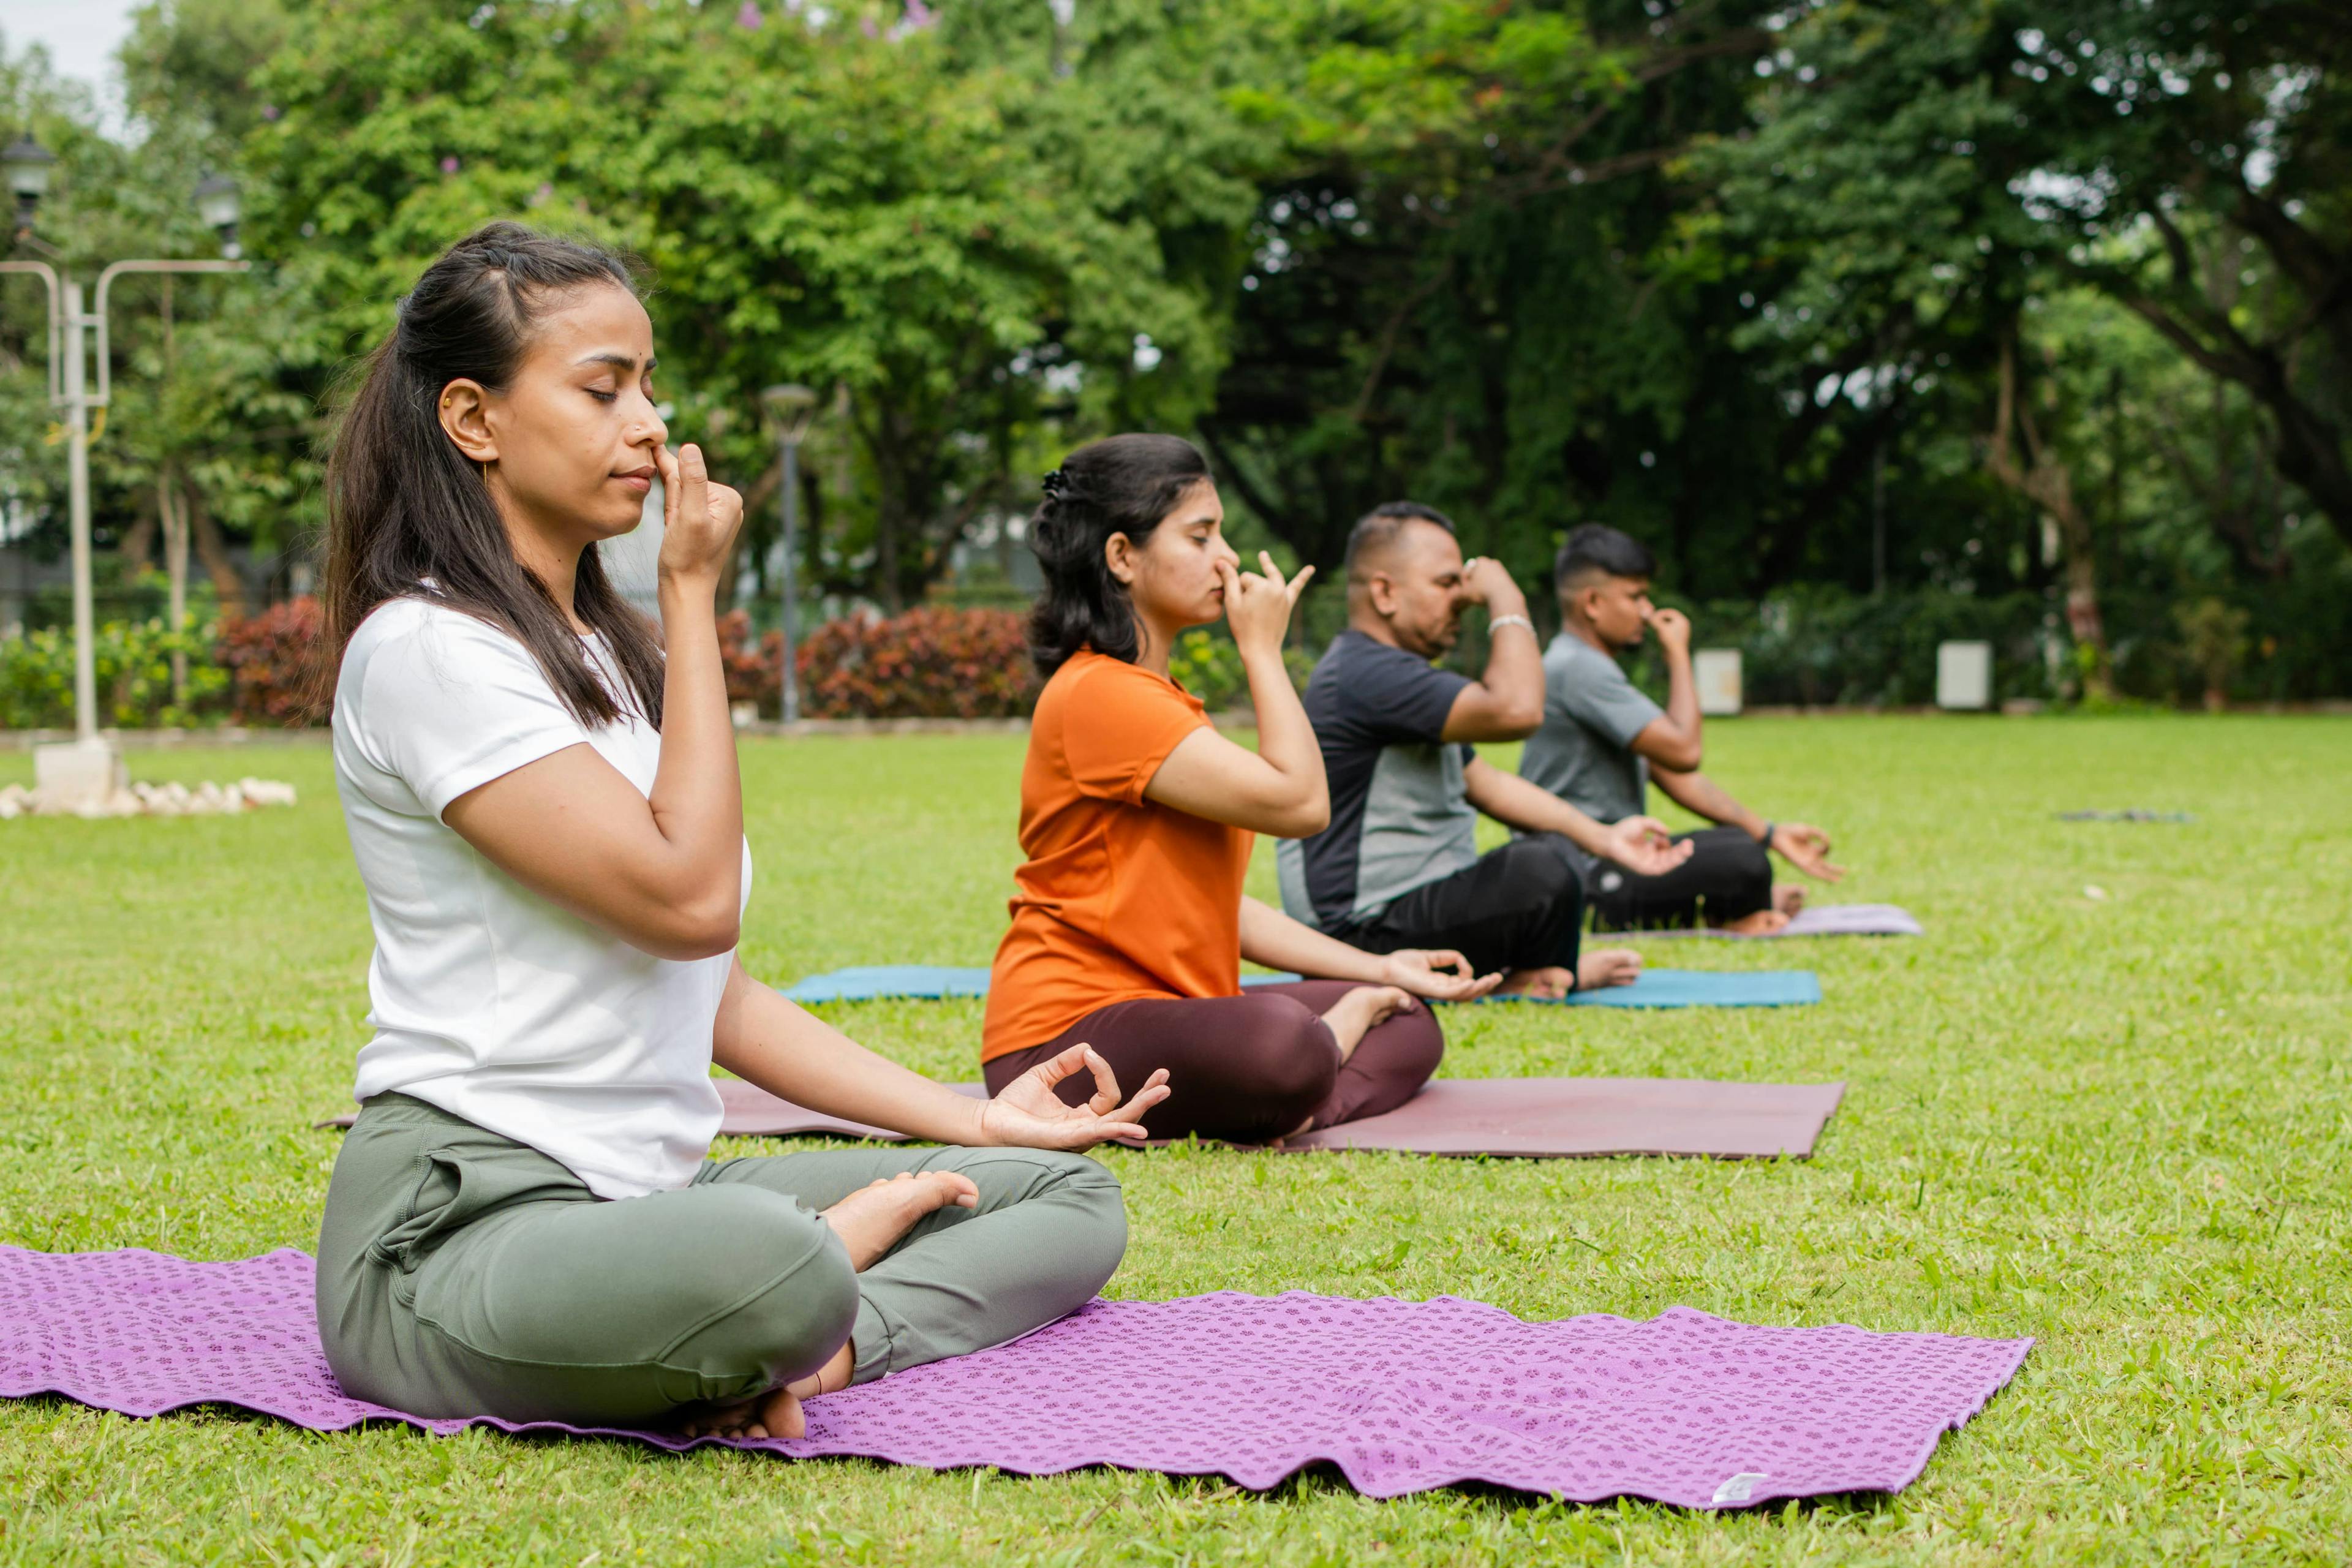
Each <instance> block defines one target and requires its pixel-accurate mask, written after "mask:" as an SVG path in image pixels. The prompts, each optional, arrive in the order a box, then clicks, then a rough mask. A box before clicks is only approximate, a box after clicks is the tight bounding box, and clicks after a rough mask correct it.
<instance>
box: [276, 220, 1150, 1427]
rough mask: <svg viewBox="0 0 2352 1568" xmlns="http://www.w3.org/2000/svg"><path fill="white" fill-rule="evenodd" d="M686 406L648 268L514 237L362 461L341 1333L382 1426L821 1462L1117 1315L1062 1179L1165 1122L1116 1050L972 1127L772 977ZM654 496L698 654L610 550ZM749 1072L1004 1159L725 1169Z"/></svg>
mask: <svg viewBox="0 0 2352 1568" xmlns="http://www.w3.org/2000/svg"><path fill="white" fill-rule="evenodd" d="M653 368H654V355H653V341H652V327H651V323H650V322H649V321H648V320H647V318H646V312H645V310H644V307H643V306H642V305H641V304H640V303H639V302H638V298H637V293H636V284H635V276H634V274H633V272H632V270H631V269H630V268H629V266H628V265H627V264H626V263H625V262H624V261H623V260H621V259H620V258H615V257H614V256H613V255H611V254H609V253H606V252H604V251H601V250H598V249H595V248H593V247H588V246H583V245H579V244H574V243H572V242H569V241H564V240H558V239H552V238H549V237H545V236H542V235H539V234H536V233H534V232H532V231H531V230H530V229H526V228H523V227H521V226H518V225H513V224H496V225H493V226H490V227H488V228H486V229H483V230H482V231H480V232H479V233H478V234H475V235H473V236H471V237H468V238H467V239H465V240H462V241H460V242H459V243H458V244H457V245H456V246H455V247H451V249H450V250H449V251H448V253H447V254H446V255H445V256H443V257H442V258H440V259H439V260H438V261H436V262H435V263H434V264H433V266H432V267H431V268H429V269H427V270H426V272H425V275H424V277H423V278H422V279H419V281H418V283H417V285H416V289H415V292H414V293H412V294H410V295H409V296H408V297H407V298H406V299H405V300H403V301H402V302H401V306H400V312H399V321H398V324H397V325H396V326H395V328H394V331H393V333H392V335H391V337H390V338H389V339H387V340H386V341H385V342H384V343H383V345H382V346H381V347H379V348H378V349H377V350H376V351H375V353H374V354H373V356H372V357H371V358H370V359H369V361H368V362H367V364H366V366H365V373H364V376H363V378H362V382H361V384H360V385H359V388H358V391H357V393H356V395H354V397H353V399H352V405H351V407H350V409H349V410H348V412H347V414H346V416H345V417H344V420H343V423H342V426H341V429H340V430H339V432H338V435H337V437H336V445H335V451H334V455H333V458H332V459H331V463H330V465H329V479H328V545H327V560H326V571H325V588H324V595H325V599H326V605H327V616H328V626H329V629H330V633H331V637H333V639H334V643H335V646H336V647H337V648H338V649H339V650H340V653H341V664H340V669H339V673H338V677H337V680H336V686H335V692H334V751H335V776H336V784H337V787H338V789H339V790H340V792H341V796H342V802H343V811H344V818H345V821H346V823H347V825H348V826H349V828H350V831H351V838H352V853H353V855H354V856H355V857H356V858H357V859H358V862H359V868H360V875H361V879H362V881H363V882H364V883H365V885H366V888H367V896H368V910H369V914H370V916H371V918H372V920H373V923H374V928H375V937H376V949H375V956H374V960H373V963H371V965H370V967H369V973H368V990H369V996H370V999H371V1002H372V1004H373V1005H372V1008H371V1011H370V1016H369V1021H370V1023H371V1024H372V1025H373V1026H374V1029H375V1036H374V1038H373V1039H372V1040H371V1041H370V1042H369V1043H368V1045H367V1046H366V1047H364V1048H362V1050H361V1052H360V1057H359V1075H358V1082H357V1084H356V1086H355V1089H354V1094H355V1097H356V1098H357V1099H358V1100H359V1101H360V1114H359V1118H358V1121H357V1123H356V1124H355V1125H354V1126H353V1127H352V1131H351V1133H350V1135H349V1136H348V1138H347V1139H346V1140H345V1142H344V1144H343V1147H342V1150H341V1155H340V1157H339V1158H338V1159H337V1161H336V1163H335V1173H334V1179H333V1182H332V1184H331V1186H330V1187H329V1190H328V1194H327V1205H326V1215H325V1218H324V1220H323V1222H322V1225H321V1227H320V1245H319V1283H318V1304H319V1325H320V1334H321V1336H322V1338H323V1340H324V1342H325V1347H326V1352H327V1359H328V1361H329V1362H330V1363H331V1365H332V1366H333V1368H334V1370H335V1373H336V1375H337V1377H338V1378H340V1379H341V1382H342V1384H343V1386H344V1387H345V1388H346V1389H347V1390H348V1391H350V1392H351V1393H352V1394H357V1395H360V1396H362V1397H363V1398H367V1399H372V1400H375V1401H378V1402H380V1403H382V1404H384V1405H391V1406H393V1407H394V1408H396V1409H400V1410H404V1411H407V1412H411V1413H414V1414H416V1415H497V1416H502V1417H505V1418H507V1419H509V1420H548V1421H567V1422H572V1423H575V1424H583V1425H646V1424H653V1423H669V1424H673V1425H678V1426H684V1427H685V1428H686V1429H688V1430H689V1431H695V1432H705V1433H718V1434H742V1435H747V1436H780V1437H781V1436H799V1435H800V1434H801V1432H802V1430H803V1425H802V1415H801V1410H800V1405H799V1400H800V1399H801V1398H803V1397H806V1396H808V1395H810V1394H819V1393H828V1392H831V1391H833V1390H835V1389H837V1388H840V1387H842V1386H843V1385H845V1384H848V1383H851V1382H863V1381H866V1380H867V1379H871V1378H876V1377H880V1376H882V1375H884V1374H886V1373H890V1372H894V1371H898V1370H900V1369H903V1368H905V1367H908V1366H913V1365H918V1364H920V1363H923V1362H927V1361H932V1360H936V1359H938V1358H940V1357H941V1356H946V1355H954V1354H959V1353H961V1352H968V1351H973V1350H978V1349H981V1348H982V1347H984V1346H987V1345H991V1344H995V1343H999V1342H1003V1341H1005V1340H1009V1339H1012V1338H1014V1337H1016V1336H1018V1335H1020V1334H1023V1333H1026V1332H1028V1331H1030V1330H1032V1329H1034V1328H1036V1327H1038V1326H1040V1325H1041V1324H1044V1323H1046V1322H1050V1321H1053V1320H1054V1319H1055V1318H1057V1317H1060V1316H1061V1315H1063V1314H1064V1313H1066V1312H1068V1311H1070V1310H1072V1309H1074V1308H1076V1307H1077V1306H1078V1305H1079V1304H1081V1303H1082V1302H1084V1301H1085V1300H1087V1298H1088V1297H1090V1296H1091V1295H1093V1294H1094V1292H1095V1291H1096V1290H1097V1289H1099V1288H1100V1287H1101V1286H1102V1284H1103V1283H1104V1281H1105V1280H1107V1279H1109V1277H1110V1274H1111V1271H1112V1270H1113V1269H1114V1268H1116V1267H1117V1266H1118V1259H1119V1256H1120V1253H1121V1251H1122V1250H1123V1249H1124V1247H1125V1245H1126V1234H1127V1233H1126V1216H1125V1213H1124V1210H1123V1208H1122V1206H1121V1204H1120V1200H1119V1194H1118V1183H1117V1182H1116V1181H1115V1180H1114V1179H1113V1178H1112V1176H1111V1175H1110V1173H1108V1172H1107V1171H1105V1170H1104V1169H1103V1168H1102V1167H1101V1166H1100V1165H1098V1164H1097V1163H1095V1162H1093V1161H1091V1160H1088V1159H1086V1158H1084V1157H1083V1156H1082V1155H1079V1154H1076V1153H1074V1152H1066V1151H1073V1150H1078V1149H1084V1148H1087V1147H1091V1146H1092V1145H1093V1144H1095V1143H1097V1142H1102V1141H1104V1140H1106V1139H1110V1138H1121V1137H1135V1136H1139V1135H1140V1132H1141V1128H1140V1126H1139V1123H1138V1118H1139V1116H1140V1115H1141V1113H1142V1112H1143V1111H1144V1110H1146V1109H1148V1108H1149V1107H1150V1106H1152V1105H1154V1104H1156V1103H1158V1102H1159V1100H1160V1099H1162V1098H1163V1097H1164V1096H1165V1095H1166V1093H1167V1090H1166V1089H1165V1088H1164V1087H1162V1085H1161V1084H1160V1082H1159V1081H1158V1080H1156V1079H1155V1080H1154V1081H1152V1082H1150V1083H1147V1084H1146V1085H1144V1086H1143V1088H1142V1089H1141V1090H1140V1092H1139V1093H1138V1094H1137V1095H1136V1096H1135V1097H1134V1098H1133V1099H1132V1100H1129V1101H1127V1102H1126V1103H1125V1104H1122V1103H1120V1098H1119V1091H1118V1085H1117V1083H1116V1081H1115V1080H1114V1079H1113V1078H1112V1076H1111V1073H1110V1070H1109V1068H1108V1066H1107V1065H1105V1064H1104V1063H1103V1062H1102V1060H1101V1058H1099V1057H1098V1056H1097V1055H1096V1054H1095V1053H1094V1052H1093V1051H1092V1050H1091V1048H1089V1047H1074V1048H1073V1049H1072V1050H1070V1051H1069V1052H1067V1053H1066V1054H1064V1055H1063V1056H1061V1057H1060V1058H1056V1059H1055V1061H1053V1062H1051V1063H1048V1064H1045V1065H1044V1066H1042V1067H1041V1068H1039V1069H1038V1070H1036V1071H1034V1072H1033V1073H1031V1074H1029V1075H1027V1076H1026V1077H1024V1078H1023V1079H1021V1080H1020V1081H1019V1082H1017V1083H1015V1084H1013V1085H1012V1086H1010V1087H1009V1088H1007V1089H1006V1090H1005V1091H1004V1092H1003V1093H1002V1094H1000V1095H998V1096H997V1097H996V1098H995V1099H994V1100H987V1101H984V1102H983V1101H979V1100H969V1099H966V1098H964V1097H963V1096H961V1095H959V1094H957V1093H955V1092H953V1091H952V1090H950V1089H947V1088H945V1087H944V1086H942V1085H940V1084H937V1083H934V1082H932V1081H930V1080H929V1079H924V1078H921V1077H919V1076H918V1075H916V1074H914V1073H911V1072H908V1071H907V1070H906V1069H905V1068H900V1067H898V1066H895V1065H894V1064H892V1063H890V1062H888V1061H886V1060H884V1059H883V1058H879V1057H877V1056H875V1055H873V1054H872V1053H870V1052H868V1051H866V1050H865V1049H864V1048H862V1047H859V1046H857V1045H856V1044H854V1043H852V1042H851V1041H850V1040H848V1039H846V1038H845V1037H842V1036H841V1035H840V1034H838V1033H836V1032H835V1031H834V1030H833V1029H831V1028H829V1027H827V1026H825V1025H824V1024H822V1023H820V1022H818V1021H817V1020H816V1019H814V1018H813V1017H811V1016H809V1015H808V1014H806V1013H804V1012H803V1011H801V1010H800V1009H799V1008H798V1007H795V1006H793V1005H792V1004H791V1003H789V1002H786V1001H784V1000H783V999H782V997H780V996H778V995H777V994H775V993H774V992H773V991H771V990H770V989H768V988H767V987H765V986H763V985H761V984H757V983H755V982H754V981H752V980H751V978H750V977H749V976H748V975H746V974H745V973H744V972H743V969H742V966H741V965H740V963H737V962H736V959H735V956H734V949H735V944H736V940H737V933H738V931H739V928H740V920H741V916H742V910H743V908H744V904H745V902H746V900H748V898H749V896H750V891H751V856H750V852H749V850H748V848H747V847H745V846H744V844H743V807H742V793H741V787H740V782H739V780H738V777H737V773H736V765H735V749H734V736H733V731H732V728H731V726H730V722H729V716H728V711H727V698H726V682H725V678H724V675H723V672H722V669H721V667H720V661H719V642H718V634H717V628H716V623H715V620H714V615H715V609H714V605H713V598H714V595H715V589H716V585H717V582H718V577H719V565H720V563H721V562H722V561H723V560H724V559H725V558H726V555H727V553H728V551H729V549H730V546H731V545H732V542H733V540H734V535H735V530H736V527H737V525H738V524H739V523H740V521H741V517H742V502H741V500H740V497H738V496H737V495H736V494H735V492H733V491H732V490H730V489H727V488H726V487H724V486H722V485H717V484H713V483H711V482H710V481H709V479H708V477H707V475H706V474H705V471H704V466H703V461H702V458H701V455H700V453H699V452H698V451H697V449H696V448H695V447H691V446H688V447H683V448H681V449H680V450H679V451H678V452H677V454H676V455H675V456H672V455H671V453H670V452H669V451H668V449H667V447H666V445H665V442H666V441H667V430H666V429H665V428H664V426H663V423H662V419H661V416H660V415H659V414H658V413H656V410H655V406H654V403H653V395H652V380H651V378H652V374H653ZM656 479H659V480H660V481H661V482H662V484H663V487H664V489H663V493H664V499H665V504H666V508H667V512H666V531H665V533H664V536H663V540H662V547H661V558H660V590H659V591H660V605H661V616H662V634H663V636H662V638H661V640H660V641H656V637H655V635H654V633H653V630H652V628H651V627H650V626H647V625H646V622H645V621H644V620H643V619H641V618H640V617H639V616H636V615H635V612H633V611H632V610H630V609H629V608H628V607H627V606H626V605H625V604H624V603H623V601H622V600H621V599H620V597H619V596H618V595H616V594H615V593H614V590H613V587H612V585H611V584H610V583H609V582H608V581H607V579H606V578H605V576H604V571H603V568H602V566H601V565H600V563H599V560H598V556H597V552H596V551H595V550H594V549H593V546H594V544H595V543H596V542H598V541H599V540H604V539H610V538H614V537H616V536H618V535H620V534H624V533H626V532H628V531H629V530H630V529H631V528H633V527H635V524H636V521H637V519H638V516H639V513H640V509H641V507H642V505H643V503H644V500H645V497H646V493H647V492H648V490H649V489H651V487H652V485H653V484H654V482H655V481H656ZM665 646H666V647H667V655H666V656H665V651H664V649H665ZM714 1061H716V1062H717V1063H718V1064H719V1066H721V1067H724V1068H728V1069H729V1070H730V1071H731V1072H733V1073H735V1074H737V1075H738V1076H740V1077H741V1078H744V1079H749V1080H750V1081H751V1082H752V1083H755V1084H758V1085H759V1086H761V1088H763V1089H770V1090H772V1091H773V1092H775V1093H777V1094H780V1095H782V1096H784V1097H785V1098H787V1099H790V1100H794V1101H797V1102H798V1103H800V1104H803V1105H806V1106H811V1107H814V1108H815V1109H818V1110H825V1111H830V1112H832V1113H833V1114H835V1115H838V1116H844V1117H847V1118H850V1119H852V1120H855V1121H864V1122H868V1123H873V1124H877V1125H879V1126H884V1127H888V1128H892V1129H896V1130H898V1131H903V1132H905V1133H907V1134H908V1135H909V1136H910V1137H913V1138H916V1139H923V1140H932V1141H936V1142H940V1143H942V1144H947V1145H957V1144H970V1145H988V1146H989V1147H952V1146H950V1147H944V1148H938V1149H911V1150H883V1149H866V1150H856V1151H845V1152H825V1153H806V1154H793V1155H786V1156H782V1157H779V1158H772V1159H740V1160H721V1161H713V1160H710V1159H709V1158H708V1157H707V1156H708V1152H709V1144H710V1140H711V1138H712V1136H713V1135H714V1134H715V1133H716V1132H717V1131H718V1130H719V1094H718V1090H717V1089H716V1088H715V1086H714V1085H713V1083H712V1081H711V1078H710V1068H711V1064H712V1063H713V1062H714ZM1089 1072H1090V1073H1091V1075H1092V1077H1093V1079H1094V1081H1095V1083H1096V1087H1097V1092H1096V1094H1095V1095H1094V1096H1093V1098H1092V1099H1091V1100H1089V1101H1088V1102H1087V1104H1086V1105H1083V1106H1079V1107H1075V1108H1073V1107H1066V1106H1065V1105H1064V1104H1063V1103H1062V1101H1061V1100H1060V1099H1059V1098H1057V1096H1056V1095H1055V1085H1056V1084H1057V1083H1059V1082H1061V1081H1062V1080H1063V1079H1067V1078H1070V1077H1071V1076H1073V1075H1074V1074H1080V1073H1089ZM1160 1076H1161V1077H1162V1078H1164V1077H1165V1075H1164V1074H1163V1075H1160Z"/></svg>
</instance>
